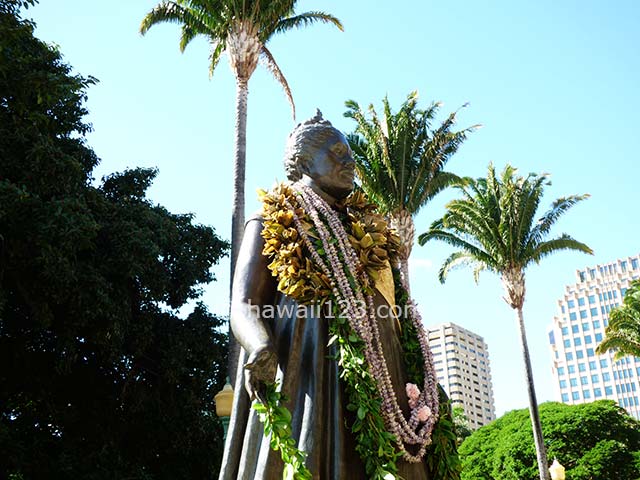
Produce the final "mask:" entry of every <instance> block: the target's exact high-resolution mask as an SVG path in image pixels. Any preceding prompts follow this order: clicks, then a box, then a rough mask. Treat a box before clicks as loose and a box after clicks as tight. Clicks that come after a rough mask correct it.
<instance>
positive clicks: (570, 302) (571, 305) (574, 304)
mask: <svg viewBox="0 0 640 480" xmlns="http://www.w3.org/2000/svg"><path fill="white" fill-rule="evenodd" d="M567 305H569V308H573V307H575V306H576V302H574V301H573V300H569V301H568V302H567Z"/></svg>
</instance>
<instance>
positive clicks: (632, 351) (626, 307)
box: [596, 280, 640, 360]
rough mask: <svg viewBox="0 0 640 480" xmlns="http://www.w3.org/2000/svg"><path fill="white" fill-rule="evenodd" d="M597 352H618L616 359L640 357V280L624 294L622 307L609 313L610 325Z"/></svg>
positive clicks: (632, 283) (634, 282) (631, 285)
mask: <svg viewBox="0 0 640 480" xmlns="http://www.w3.org/2000/svg"><path fill="white" fill-rule="evenodd" d="M604 333H605V337H604V340H603V341H602V342H601V343H600V345H598V348H597V349H596V352H597V353H599V354H603V353H606V352H607V351H609V350H614V351H616V354H615V357H614V358H615V359H616V360H619V359H621V358H622V357H624V356H625V355H634V356H636V357H640V280H634V281H633V282H631V284H630V285H629V288H628V289H627V291H626V292H625V294H624V300H623V301H622V305H620V306H619V307H616V308H614V309H613V310H611V312H610V313H609V325H607V328H606V330H605V332H604Z"/></svg>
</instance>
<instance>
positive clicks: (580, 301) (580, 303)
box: [578, 297, 584, 307]
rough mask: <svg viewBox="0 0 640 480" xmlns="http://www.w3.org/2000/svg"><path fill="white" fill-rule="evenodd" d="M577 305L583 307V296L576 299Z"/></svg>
mask: <svg viewBox="0 0 640 480" xmlns="http://www.w3.org/2000/svg"><path fill="white" fill-rule="evenodd" d="M578 305H579V306H580V307H584V297H580V298H579V299H578Z"/></svg>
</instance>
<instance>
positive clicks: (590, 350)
mask: <svg viewBox="0 0 640 480" xmlns="http://www.w3.org/2000/svg"><path fill="white" fill-rule="evenodd" d="M594 356H595V353H594V352H593V348H587V357H594Z"/></svg>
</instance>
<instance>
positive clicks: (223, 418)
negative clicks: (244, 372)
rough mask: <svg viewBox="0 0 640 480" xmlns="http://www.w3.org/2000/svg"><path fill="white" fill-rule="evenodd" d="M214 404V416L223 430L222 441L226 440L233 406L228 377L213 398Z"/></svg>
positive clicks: (231, 390)
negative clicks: (217, 418)
mask: <svg viewBox="0 0 640 480" xmlns="http://www.w3.org/2000/svg"><path fill="white" fill-rule="evenodd" d="M213 398H214V400H215V402H216V415H218V417H219V418H220V422H221V423H222V428H223V429H224V437H223V438H224V439H225V440H226V439H227V429H228V428H229V417H230V416H231V406H232V405H233V387H232V386H231V384H230V383H229V377H227V383H225V384H224V387H222V390H220V391H219V392H218V393H217V394H216V396H215V397H213Z"/></svg>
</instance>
